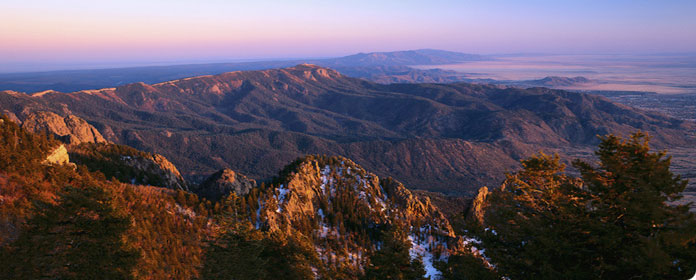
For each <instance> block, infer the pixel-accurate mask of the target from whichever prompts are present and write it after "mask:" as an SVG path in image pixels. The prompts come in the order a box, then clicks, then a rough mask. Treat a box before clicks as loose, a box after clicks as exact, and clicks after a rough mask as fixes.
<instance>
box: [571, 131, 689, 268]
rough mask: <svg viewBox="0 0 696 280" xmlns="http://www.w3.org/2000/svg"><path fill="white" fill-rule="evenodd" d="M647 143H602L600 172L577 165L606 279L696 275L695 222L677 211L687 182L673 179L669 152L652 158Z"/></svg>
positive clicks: (642, 139) (641, 139)
mask: <svg viewBox="0 0 696 280" xmlns="http://www.w3.org/2000/svg"><path fill="white" fill-rule="evenodd" d="M648 140H649V138H648V137H647V135H645V134H643V133H636V134H634V135H633V136H631V138H630V139H627V140H624V139H621V138H618V137H616V136H613V135H609V136H606V137H603V138H602V142H601V144H600V145H599V150H598V151H597V152H596V153H595V154H596V155H597V157H598V158H599V163H598V166H597V167H594V166H592V165H591V164H588V163H586V162H582V161H576V162H575V163H574V164H575V166H576V167H577V168H578V169H579V170H580V172H581V174H582V179H583V180H584V182H585V184H586V186H587V189H588V191H589V193H590V194H591V198H590V200H589V205H590V206H591V209H592V211H591V213H590V214H591V215H592V217H593V218H594V219H595V221H596V222H597V224H596V225H595V226H596V227H594V228H592V229H593V233H594V235H593V238H594V240H593V241H594V242H593V243H594V245H595V246H596V250H597V254H596V257H597V271H598V272H600V273H601V274H600V276H601V277H602V278H607V279H616V278H617V277H618V278H632V277H643V278H650V279H658V278H660V279H667V278H672V279H677V278H681V279H686V278H688V277H691V276H693V275H694V272H695V271H696V218H695V217H694V214H693V213H690V212H689V205H673V204H671V203H672V202H674V201H676V200H678V199H679V198H681V195H680V194H681V192H682V191H684V189H685V188H686V185H687V181H686V180H682V179H681V177H680V176H678V175H676V176H675V175H674V174H673V173H672V172H671V171H670V169H669V167H670V161H671V158H670V157H665V152H657V153H651V152H650V147H649V145H648Z"/></svg>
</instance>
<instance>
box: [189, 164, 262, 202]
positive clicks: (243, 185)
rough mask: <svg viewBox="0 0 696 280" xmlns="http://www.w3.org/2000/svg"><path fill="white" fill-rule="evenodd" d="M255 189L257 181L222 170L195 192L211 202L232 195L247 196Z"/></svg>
mask: <svg viewBox="0 0 696 280" xmlns="http://www.w3.org/2000/svg"><path fill="white" fill-rule="evenodd" d="M255 187H256V181H255V180H252V179H249V178H247V177H246V176H244V175H242V174H239V173H237V172H234V171H232V170H230V169H222V170H220V171H218V172H216V173H215V174H213V175H211V176H210V177H208V179H206V180H205V181H204V182H203V183H201V184H200V185H199V186H198V187H197V188H195V189H194V190H193V192H195V193H197V194H198V195H199V196H202V197H205V198H207V199H209V200H219V199H220V198H222V197H224V196H226V195H228V194H230V193H235V194H236V195H238V196H243V195H246V194H247V193H249V191H250V190H251V189H252V188H255Z"/></svg>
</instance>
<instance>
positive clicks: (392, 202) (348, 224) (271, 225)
mask: <svg viewBox="0 0 696 280" xmlns="http://www.w3.org/2000/svg"><path fill="white" fill-rule="evenodd" d="M257 194H258V195H257ZM249 198H251V200H250V199H249ZM246 203H247V204H246V205H249V206H250V208H251V211H250V212H251V213H250V215H251V219H252V222H253V223H254V224H255V226H256V227H257V228H259V229H265V230H268V231H282V232H284V233H285V234H297V233H298V232H299V233H302V234H303V235H306V236H311V238H310V239H311V240H314V241H315V246H316V249H317V252H318V253H319V255H320V258H321V259H322V260H327V261H328V260H329V259H332V258H333V259H335V258H338V259H340V258H343V259H350V260H351V261H349V263H352V264H353V266H352V267H353V268H355V269H358V268H359V267H360V266H361V264H362V263H363V261H364V260H361V257H360V256H369V255H371V254H372V253H373V252H374V250H376V248H377V247H376V245H374V244H378V243H379V242H380V239H379V238H380V236H381V233H384V231H387V230H388V229H389V228H393V227H398V228H401V229H402V230H403V231H404V232H405V233H406V234H407V236H408V240H410V241H411V243H412V249H413V250H416V251H413V252H412V253H413V254H416V253H417V254H423V255H424V258H423V261H424V263H425V264H426V266H429V267H432V264H433V262H434V261H436V260H437V259H438V258H440V257H443V256H447V254H449V252H450V250H455V249H456V250H458V249H461V246H460V245H461V244H462V243H461V242H460V241H459V240H458V239H457V238H456V237H455V234H454V231H453V229H452V226H451V225H450V223H449V221H448V220H447V219H446V218H445V216H444V215H443V214H442V213H441V212H440V211H439V209H437V207H435V206H434V205H433V204H432V203H431V202H430V200H429V199H427V198H419V197H418V196H416V195H414V194H413V193H411V191H409V190H408V189H406V188H405V187H404V186H403V185H402V184H401V183H399V182H398V181H396V180H393V179H391V178H386V179H380V178H379V177H378V176H377V175H375V174H373V173H369V172H367V171H366V170H365V169H363V168H362V167H360V166H359V165H357V164H355V163H354V162H352V161H351V160H349V159H346V158H343V157H325V156H308V157H306V158H304V159H300V160H298V161H295V162H294V163H292V164H290V165H288V166H287V167H286V168H285V169H284V170H283V171H281V173H280V175H279V176H278V177H277V179H276V180H275V181H274V183H273V184H272V185H271V186H270V187H265V188H264V187H260V188H259V192H251V193H250V194H249V196H247V200H246ZM249 203H250V204H249ZM337 240H340V241H338V242H337ZM433 269H434V268H433Z"/></svg>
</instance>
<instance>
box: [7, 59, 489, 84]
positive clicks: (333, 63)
mask: <svg viewBox="0 0 696 280" xmlns="http://www.w3.org/2000/svg"><path fill="white" fill-rule="evenodd" d="M488 59H492V58H491V57H487V56H482V55H475V54H465V53H459V52H450V51H442V50H432V49H422V50H410V51H394V52H372V53H359V54H355V55H349V56H345V57H338V58H324V59H293V60H276V61H254V62H235V63H212V64H186V65H169V66H147V67H130V68H114V69H89V70H62V71H48V72H32V73H0V90H15V91H22V92H29V93H33V92H40V91H45V90H57V91H65V92H71V91H79V90H87V89H98V88H107V87H116V86H121V85H125V84H130V83H135V82H144V83H148V84H153V83H160V82H165V81H170V80H175V79H180V78H187V77H194V76H201V75H214V74H221V73H225V72H230V71H243V70H247V71H248V70H264V69H273V68H282V67H290V66H294V65H297V64H302V63H311V64H316V65H321V66H324V67H331V68H332V69H336V70H338V71H339V72H341V73H344V74H346V75H349V76H352V77H356V78H364V79H370V80H373V81H376V82H380V83H390V82H454V81H462V80H463V79H464V75H462V74H461V73H457V72H455V71H445V70H437V69H435V70H419V69H415V68H411V67H409V66H411V65H440V64H454V63H461V62H465V61H479V60H488Z"/></svg>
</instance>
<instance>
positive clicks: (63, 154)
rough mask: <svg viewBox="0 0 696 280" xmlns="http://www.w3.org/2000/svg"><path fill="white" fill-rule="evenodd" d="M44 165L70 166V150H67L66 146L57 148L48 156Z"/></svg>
mask: <svg viewBox="0 0 696 280" xmlns="http://www.w3.org/2000/svg"><path fill="white" fill-rule="evenodd" d="M43 163H44V164H49V165H51V164H56V165H63V164H70V165H74V164H72V163H70V157H69V156H68V150H67V149H66V148H65V145H60V146H58V147H56V148H55V149H54V150H53V151H52V152H51V153H50V154H48V156H46V159H44V161H43Z"/></svg>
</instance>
